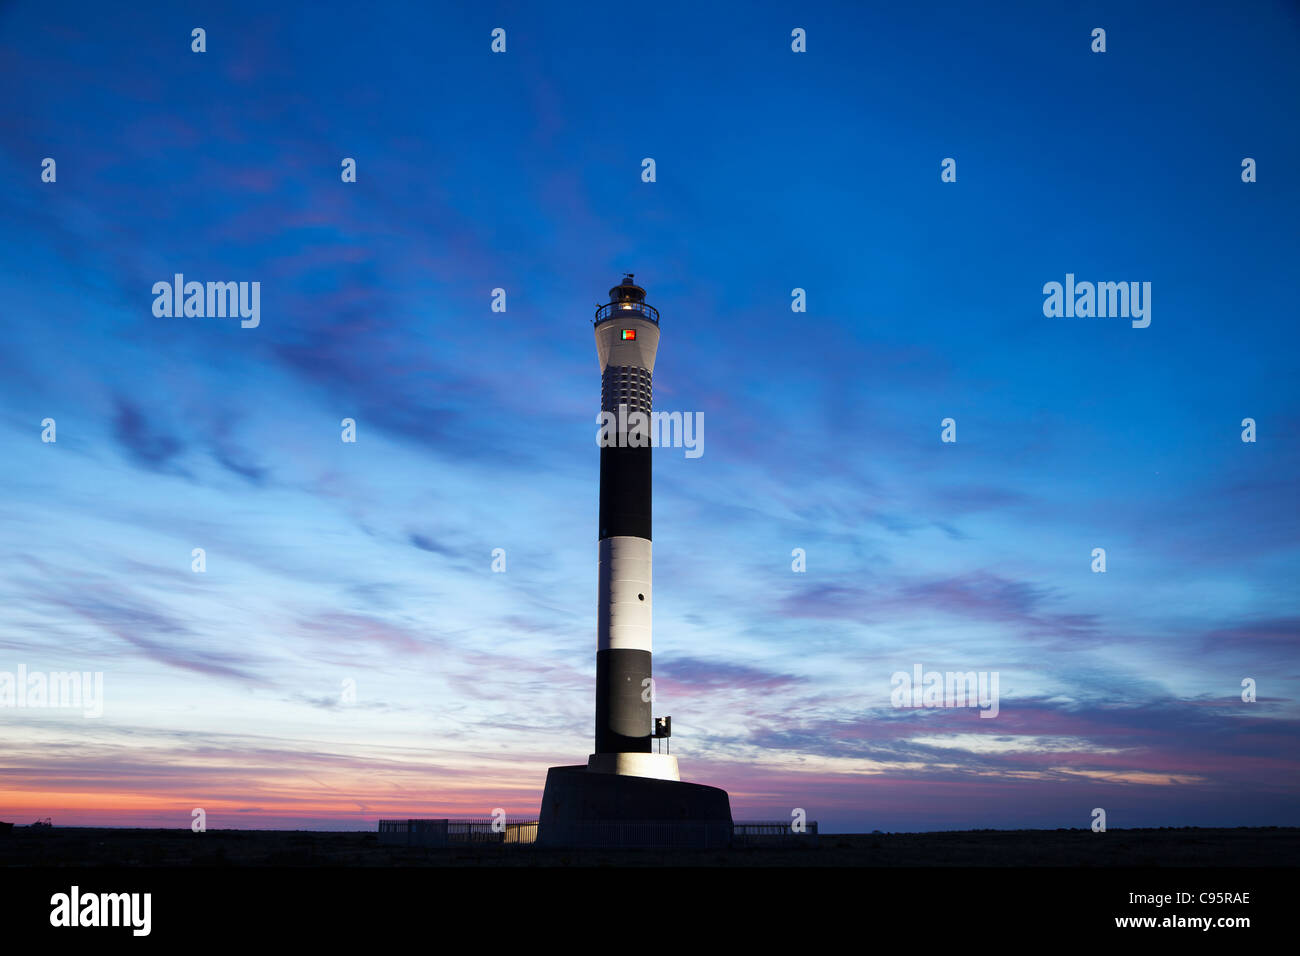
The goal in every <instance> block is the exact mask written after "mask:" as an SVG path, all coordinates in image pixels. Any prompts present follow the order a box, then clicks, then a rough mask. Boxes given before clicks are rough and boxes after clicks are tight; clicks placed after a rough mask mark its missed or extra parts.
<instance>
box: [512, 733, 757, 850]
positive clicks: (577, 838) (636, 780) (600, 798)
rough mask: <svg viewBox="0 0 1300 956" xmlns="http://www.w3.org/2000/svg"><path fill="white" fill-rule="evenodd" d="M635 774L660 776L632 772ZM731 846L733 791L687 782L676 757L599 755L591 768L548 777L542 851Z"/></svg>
mask: <svg viewBox="0 0 1300 956" xmlns="http://www.w3.org/2000/svg"><path fill="white" fill-rule="evenodd" d="M646 758H656V759H646ZM620 767H621V768H622V769H621V770H620V769H618V768H620ZM611 768H613V769H611ZM633 769H635V770H639V771H647V772H650V773H654V774H655V775H654V776H649V775H641V774H637V773H632V772H629V771H630V770H633ZM730 842H731V800H730V799H729V798H728V796H727V791H725V790H721V789H719V788H718V787H708V786H705V785H704V784H700V783H683V782H682V781H681V780H679V779H677V758H676V757H672V756H670V755H668V754H593V755H592V756H591V758H590V759H589V760H588V763H587V766H585V767H584V766H575V767H552V768H551V769H550V770H548V771H547V772H546V790H545V792H544V793H543V794H542V811H541V814H540V815H539V817H538V825H537V843H538V844H539V845H541V846H555V847H593V848H594V847H636V846H667V847H722V846H726V845H727V844H729V843H730Z"/></svg>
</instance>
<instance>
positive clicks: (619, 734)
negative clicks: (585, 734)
mask: <svg viewBox="0 0 1300 956" xmlns="http://www.w3.org/2000/svg"><path fill="white" fill-rule="evenodd" d="M649 676H650V652H649V651H637V650H632V649H631V648H615V649H613V650H605V651H597V652H596V753H598V754H613V753H643V754H648V753H649V752H650V725H651V723H652V721H653V719H654V718H653V712H652V710H651V707H652V704H651V703H650V701H649V700H642V699H641V698H642V696H643V692H644V691H645V688H646V686H648V685H645V684H644V683H643V681H645V679H646V678H648V677H649ZM602 690H603V691H604V693H602V692H601V691H602ZM644 696H646V697H647V698H648V697H649V694H644Z"/></svg>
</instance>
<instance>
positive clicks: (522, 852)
mask: <svg viewBox="0 0 1300 956" xmlns="http://www.w3.org/2000/svg"><path fill="white" fill-rule="evenodd" d="M571 865H577V866H603V865H618V866H850V867H864V866H866V867H870V866H889V867H909V866H1066V867H1113V866H1128V867H1149V866H1215V867H1239V866H1251V867H1254V866H1296V865H1300V828H1292V827H1256V828H1246V827H1240V828H1236V829H1200V828H1193V827H1186V828H1178V829H1173V828H1170V829H1156V830H1116V829H1112V830H1109V831H1108V832H1106V833H1093V832H1092V831H1091V830H966V831H955V832H947V833H888V834H861V833H854V834H849V833H846V834H834V833H830V834H822V835H821V837H820V842H819V844H818V845H817V846H815V847H797V848H779V847H773V848H747V849H732V850H553V849H540V848H537V847H532V846H502V845H479V846H461V847H450V848H445V849H428V848H421V847H406V846H389V845H380V843H379V839H378V834H376V833H373V832H369V833H364V832H341V833H340V832H326V831H313V830H209V831H208V832H207V833H192V832H190V831H189V830H126V829H120V830H119V829H92V828H76V827H69V828H63V827H55V828H54V829H29V828H16V829H14V830H13V831H12V833H10V834H0V867H15V866H19V867H21V866H78V867H84V866H115V867H116V866H146V867H147V866H195V867H211V866H255V867H260V866H345V867H358V866H381V867H390V866H455V867H461V866H571Z"/></svg>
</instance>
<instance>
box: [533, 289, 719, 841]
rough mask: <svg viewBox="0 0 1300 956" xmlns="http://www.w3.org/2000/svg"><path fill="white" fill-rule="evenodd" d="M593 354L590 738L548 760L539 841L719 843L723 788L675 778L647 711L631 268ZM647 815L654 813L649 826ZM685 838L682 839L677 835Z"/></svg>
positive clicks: (644, 395) (642, 324)
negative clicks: (580, 753) (580, 758)
mask: <svg viewBox="0 0 1300 956" xmlns="http://www.w3.org/2000/svg"><path fill="white" fill-rule="evenodd" d="M593 324H594V328H595V335H596V358H597V360H598V362H599V364H600V415H599V417H598V419H597V420H598V422H599V423H600V425H601V427H600V429H599V430H598V444H599V446H600V503H599V508H598V519H597V536H596V537H597V544H596V561H597V571H596V695H595V705H596V706H595V711H596V726H595V731H596V732H595V742H594V746H593V752H592V753H591V754H590V755H589V756H588V757H587V762H586V764H579V765H575V766H566V767H552V768H550V770H549V771H547V774H546V790H545V792H544V793H543V795H542V807H541V812H540V814H539V817H538V820H539V823H538V831H537V842H538V843H542V844H550V845H553V846H609V845H630V844H629V841H634V840H638V839H646V838H647V837H646V834H647V833H652V834H656V836H654V839H656V840H659V839H663V840H667V841H669V842H670V843H673V844H674V845H687V844H692V845H696V844H698V845H710V846H717V845H720V844H725V843H726V842H727V840H729V839H730V835H731V803H730V800H729V799H728V797H727V793H726V791H725V790H720V789H719V788H717V787H709V786H705V785H704V784H699V783H686V782H682V780H681V778H680V775H679V771H678V764H677V757H676V756H675V755H673V754H671V753H668V752H667V748H666V747H661V750H662V752H654V749H653V747H652V745H653V743H654V742H655V740H656V739H658V740H660V741H661V742H665V743H666V740H665V738H667V737H668V735H669V732H670V730H669V728H670V727H671V719H670V718H668V717H660V718H655V716H654V713H653V707H654V696H655V695H654V681H653V672H652V669H651V659H650V656H651V630H652V619H653V614H652V612H653V607H654V590H653V578H652V574H651V568H652V553H651V548H652V545H651V521H650V518H651V486H652V480H651V479H652V474H653V472H652V458H651V456H652V453H653V447H652V445H651V442H650V433H651V427H650V426H651V419H650V416H651V413H652V411H653V404H654V370H655V359H656V358H657V356H658V352H659V312H658V310H657V309H655V308H654V307H652V306H650V305H648V304H647V303H646V291H645V289H643V288H642V287H641V286H639V285H637V284H636V281H635V276H634V275H633V274H632V273H627V274H625V275H624V277H623V281H622V282H620V283H619V284H618V285H616V286H614V287H613V288H612V289H610V290H609V301H608V302H606V303H605V304H604V305H601V306H598V307H597V309H596V316H595V319H594V320H593ZM644 824H656V825H657V826H655V827H651V828H650V830H646V829H645V827H644ZM683 841H684V842H683Z"/></svg>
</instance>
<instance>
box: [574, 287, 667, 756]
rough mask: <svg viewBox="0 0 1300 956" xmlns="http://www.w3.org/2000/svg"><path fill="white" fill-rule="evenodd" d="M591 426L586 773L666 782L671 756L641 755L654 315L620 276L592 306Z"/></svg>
mask: <svg viewBox="0 0 1300 956" xmlns="http://www.w3.org/2000/svg"><path fill="white" fill-rule="evenodd" d="M595 326H596V357H597V358H598V359H599V361H600V410H601V419H602V420H603V422H604V423H605V427H603V428H602V429H601V449H600V521H599V528H600V530H599V541H600V543H599V562H600V570H599V574H598V577H597V581H598V591H597V604H596V747H595V753H593V754H592V755H591V757H590V758H589V760H588V766H589V767H590V768H591V769H592V770H596V771H602V772H607V773H632V774H635V775H638V776H648V777H660V778H662V779H668V780H676V779H678V775H677V760H676V758H675V757H672V756H670V755H666V754H665V755H662V756H660V755H650V751H651V747H650V742H651V736H650V734H651V722H652V710H651V708H652V706H653V694H652V690H653V686H654V685H653V683H652V680H651V668H650V650H651V647H650V643H651V642H650V635H651V617H652V608H653V606H654V593H653V590H652V584H651V544H650V540H651V538H650V513H651V504H650V502H651V490H650V489H651V453H652V449H651V448H650V443H649V440H648V439H649V433H648V428H647V426H648V423H649V419H650V412H651V408H652V404H653V394H654V392H653V376H654V368H655V355H656V354H657V352H658V350H659V312H658V311H657V310H656V309H654V308H652V307H651V306H649V305H647V304H646V301H645V289H643V288H641V287H640V286H638V285H636V284H635V283H634V282H633V276H632V275H631V274H630V273H629V274H628V275H627V276H625V277H624V279H623V281H622V282H621V283H619V284H618V285H616V286H614V288H612V289H610V290H609V302H608V303H606V304H605V305H602V306H601V307H600V308H599V309H597V310H596V319H595Z"/></svg>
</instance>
